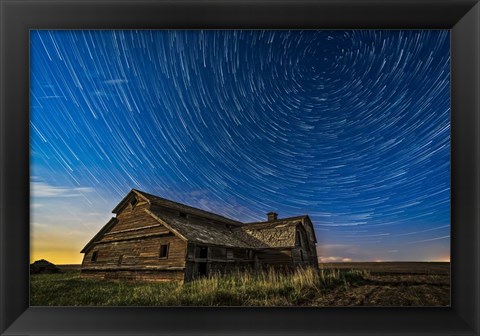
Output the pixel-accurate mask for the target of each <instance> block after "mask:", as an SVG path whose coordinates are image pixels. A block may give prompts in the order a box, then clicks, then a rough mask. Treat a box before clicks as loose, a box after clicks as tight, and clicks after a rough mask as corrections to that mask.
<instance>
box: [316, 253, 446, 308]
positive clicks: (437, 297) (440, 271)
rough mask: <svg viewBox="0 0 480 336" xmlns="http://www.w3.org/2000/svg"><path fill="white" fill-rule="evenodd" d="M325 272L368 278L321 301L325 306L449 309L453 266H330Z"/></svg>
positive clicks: (329, 294)
mask: <svg viewBox="0 0 480 336" xmlns="http://www.w3.org/2000/svg"><path fill="white" fill-rule="evenodd" d="M320 267H321V268H323V269H330V270H331V269H340V270H362V271H367V272H368V275H366V276H364V279H363V280H359V281H356V282H354V283H352V284H350V285H349V286H347V287H348V288H347V289H345V288H341V287H340V288H335V289H333V290H332V291H331V292H327V293H326V294H325V295H324V296H323V297H322V298H320V300H319V302H317V304H318V305H323V306H449V305H450V263H439V262H432V263H428V262H379V263H376V262H370V263H328V264H321V265H320Z"/></svg>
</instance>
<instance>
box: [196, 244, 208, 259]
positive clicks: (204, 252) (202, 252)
mask: <svg viewBox="0 0 480 336" xmlns="http://www.w3.org/2000/svg"><path fill="white" fill-rule="evenodd" d="M196 255H197V258H202V259H205V258H207V257H208V247H206V246H198V247H197V253H196Z"/></svg>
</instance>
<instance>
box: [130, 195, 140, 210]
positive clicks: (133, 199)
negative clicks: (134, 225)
mask: <svg viewBox="0 0 480 336" xmlns="http://www.w3.org/2000/svg"><path fill="white" fill-rule="evenodd" d="M137 203H138V199H137V198H136V197H133V198H132V199H131V200H130V205H131V206H132V208H133V207H135V205H137Z"/></svg>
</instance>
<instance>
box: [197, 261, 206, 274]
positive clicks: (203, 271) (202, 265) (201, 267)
mask: <svg viewBox="0 0 480 336" xmlns="http://www.w3.org/2000/svg"><path fill="white" fill-rule="evenodd" d="M197 274H198V275H199V276H207V263H198V271H197Z"/></svg>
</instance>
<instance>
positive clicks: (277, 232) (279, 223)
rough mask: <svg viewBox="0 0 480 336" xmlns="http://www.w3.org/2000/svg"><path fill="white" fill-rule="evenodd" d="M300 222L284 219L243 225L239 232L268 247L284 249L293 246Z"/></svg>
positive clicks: (294, 218) (295, 218) (293, 219)
mask: <svg viewBox="0 0 480 336" xmlns="http://www.w3.org/2000/svg"><path fill="white" fill-rule="evenodd" d="M300 224H301V221H300V220H299V218H298V217H293V218H285V219H280V220H275V221H270V222H260V223H253V224H245V225H244V226H242V227H241V228H239V229H238V230H239V231H243V232H244V233H245V234H247V235H249V236H251V237H253V238H255V239H256V240H258V241H261V242H262V243H263V244H264V245H266V246H268V247H286V246H294V245H295V230H296V227H297V225H300Z"/></svg>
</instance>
